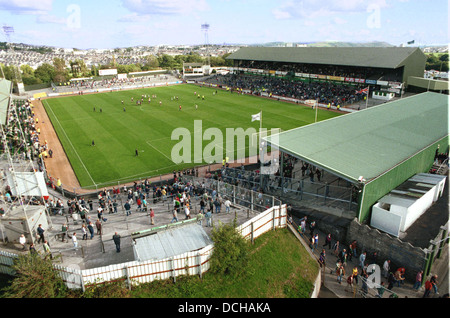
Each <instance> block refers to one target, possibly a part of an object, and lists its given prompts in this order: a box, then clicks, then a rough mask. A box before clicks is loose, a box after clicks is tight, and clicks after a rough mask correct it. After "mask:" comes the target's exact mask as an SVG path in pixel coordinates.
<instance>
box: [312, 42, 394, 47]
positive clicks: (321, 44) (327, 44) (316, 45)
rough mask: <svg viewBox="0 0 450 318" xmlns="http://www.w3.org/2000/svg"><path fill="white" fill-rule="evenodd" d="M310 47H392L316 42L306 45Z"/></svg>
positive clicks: (390, 45) (380, 43) (366, 43)
mask: <svg viewBox="0 0 450 318" xmlns="http://www.w3.org/2000/svg"><path fill="white" fill-rule="evenodd" d="M308 46H310V47H394V45H392V44H389V43H386V42H317V43H311V44H308Z"/></svg>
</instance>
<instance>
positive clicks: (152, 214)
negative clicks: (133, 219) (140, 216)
mask: <svg viewBox="0 0 450 318" xmlns="http://www.w3.org/2000/svg"><path fill="white" fill-rule="evenodd" d="M150 222H151V224H152V225H154V224H155V211H153V209H152V208H150Z"/></svg>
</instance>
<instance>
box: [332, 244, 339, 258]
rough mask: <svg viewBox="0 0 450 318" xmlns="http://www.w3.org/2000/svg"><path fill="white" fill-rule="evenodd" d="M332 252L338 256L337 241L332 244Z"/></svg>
mask: <svg viewBox="0 0 450 318" xmlns="http://www.w3.org/2000/svg"><path fill="white" fill-rule="evenodd" d="M333 253H334V255H335V256H336V257H339V241H336V242H335V243H334V245H333Z"/></svg>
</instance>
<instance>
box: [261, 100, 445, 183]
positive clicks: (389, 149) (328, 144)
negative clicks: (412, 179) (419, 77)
mask: <svg viewBox="0 0 450 318" xmlns="http://www.w3.org/2000/svg"><path fill="white" fill-rule="evenodd" d="M448 135H449V96H448V95H443V94H438V93H431V92H427V93H423V94H419V95H415V96H411V97H407V98H403V99H399V100H396V101H393V102H389V103H385V104H382V105H379V106H375V107H372V108H368V109H366V110H362V111H359V112H355V113H350V114H348V115H343V116H340V117H336V118H332V119H329V120H326V121H322V122H319V123H316V124H311V125H308V126H303V127H300V128H296V129H293V130H290V131H286V132H282V133H280V134H278V135H275V136H270V137H268V138H266V140H267V142H268V143H269V144H271V145H272V146H277V147H278V148H279V149H280V150H281V151H282V152H285V153H288V154H291V155H293V156H295V157H297V158H299V159H301V160H304V161H306V162H309V163H310V164H312V165H314V166H317V167H320V168H323V169H325V170H327V171H329V172H331V173H333V174H336V175H337V176H340V177H341V178H343V179H345V180H348V181H350V182H354V183H356V182H358V179H359V178H360V177H363V178H364V179H365V180H366V181H367V182H368V181H370V180H372V179H375V178H377V177H379V176H380V175H382V174H384V173H385V172H387V171H389V170H390V169H392V168H394V167H396V166H397V165H399V164H401V163H402V162H403V161H405V160H407V159H408V158H411V157H412V156H414V155H415V154H417V153H418V152H420V151H422V150H423V149H425V148H427V147H429V146H430V145H432V144H434V143H436V142H438V141H439V140H441V139H442V138H445V137H446V136H448Z"/></svg>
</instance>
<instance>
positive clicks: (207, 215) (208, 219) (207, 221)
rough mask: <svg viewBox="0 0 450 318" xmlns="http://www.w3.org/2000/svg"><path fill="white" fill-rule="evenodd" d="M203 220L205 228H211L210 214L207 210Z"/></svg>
mask: <svg viewBox="0 0 450 318" xmlns="http://www.w3.org/2000/svg"><path fill="white" fill-rule="evenodd" d="M205 218H206V226H207V227H211V226H212V213H211V211H210V210H208V212H206V214H205Z"/></svg>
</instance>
